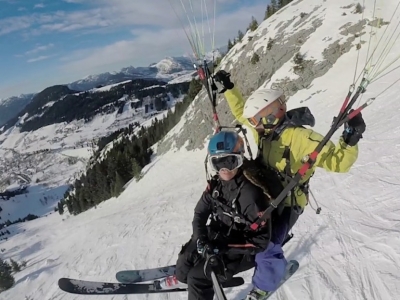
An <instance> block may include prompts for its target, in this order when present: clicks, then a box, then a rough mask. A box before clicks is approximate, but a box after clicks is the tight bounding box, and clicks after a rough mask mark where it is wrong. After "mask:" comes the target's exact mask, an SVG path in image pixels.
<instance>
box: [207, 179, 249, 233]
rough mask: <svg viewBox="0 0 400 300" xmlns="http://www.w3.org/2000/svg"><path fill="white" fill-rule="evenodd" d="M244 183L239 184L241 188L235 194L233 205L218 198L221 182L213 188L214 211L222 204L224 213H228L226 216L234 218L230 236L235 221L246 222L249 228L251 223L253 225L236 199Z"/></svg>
mask: <svg viewBox="0 0 400 300" xmlns="http://www.w3.org/2000/svg"><path fill="white" fill-rule="evenodd" d="M244 184H245V181H243V182H242V183H241V184H240V186H239V188H238V190H237V193H236V195H235V198H234V199H233V200H232V206H229V205H227V204H225V203H223V202H221V201H219V199H218V198H219V191H218V186H219V184H218V185H216V186H215V187H214V189H213V190H211V197H212V199H213V208H214V209H213V211H214V213H215V212H216V211H217V209H218V206H220V207H222V208H223V209H224V212H223V214H224V215H226V216H229V217H231V218H232V219H233V222H232V225H231V226H230V228H229V231H228V234H227V235H228V236H229V234H230V232H231V230H232V228H233V225H234V224H235V223H238V224H244V225H246V227H248V228H250V225H251V222H249V221H247V220H246V219H245V217H244V216H243V214H241V213H240V212H239V207H238V205H237V204H236V200H237V198H238V197H239V195H240V192H241V190H242V188H243V186H244Z"/></svg>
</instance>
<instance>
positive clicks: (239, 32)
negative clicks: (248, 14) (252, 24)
mask: <svg viewBox="0 0 400 300" xmlns="http://www.w3.org/2000/svg"><path fill="white" fill-rule="evenodd" d="M243 37H244V34H243V32H242V31H241V30H239V31H238V41H239V42H241V41H242V39H243Z"/></svg>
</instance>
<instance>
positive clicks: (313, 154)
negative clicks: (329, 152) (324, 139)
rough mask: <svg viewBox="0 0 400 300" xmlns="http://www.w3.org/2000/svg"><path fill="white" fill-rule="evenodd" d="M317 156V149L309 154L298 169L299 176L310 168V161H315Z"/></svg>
mask: <svg viewBox="0 0 400 300" xmlns="http://www.w3.org/2000/svg"><path fill="white" fill-rule="evenodd" d="M317 156H318V152H317V151H314V152H313V153H311V154H310V157H309V159H308V161H307V162H306V163H305V164H304V165H303V166H302V167H301V168H300V170H299V174H300V175H301V176H304V174H306V172H307V171H308V169H310V167H311V164H310V161H312V162H315V160H316V159H317Z"/></svg>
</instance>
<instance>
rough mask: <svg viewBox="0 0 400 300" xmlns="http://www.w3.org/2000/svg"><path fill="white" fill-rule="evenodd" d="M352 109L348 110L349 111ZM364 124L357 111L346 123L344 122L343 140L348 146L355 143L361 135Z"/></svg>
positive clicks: (363, 130)
mask: <svg viewBox="0 0 400 300" xmlns="http://www.w3.org/2000/svg"><path fill="white" fill-rule="evenodd" d="M352 111H353V109H352V110H350V112H349V113H351V112H352ZM365 129H366V125H365V122H364V119H363V117H362V115H361V112H359V113H358V114H357V115H355V116H354V117H353V118H352V119H350V120H349V122H348V123H345V124H344V131H343V140H344V142H345V143H346V144H347V145H349V146H355V145H357V143H358V141H359V140H360V139H361V138H362V137H363V136H362V134H363V133H364V132H365Z"/></svg>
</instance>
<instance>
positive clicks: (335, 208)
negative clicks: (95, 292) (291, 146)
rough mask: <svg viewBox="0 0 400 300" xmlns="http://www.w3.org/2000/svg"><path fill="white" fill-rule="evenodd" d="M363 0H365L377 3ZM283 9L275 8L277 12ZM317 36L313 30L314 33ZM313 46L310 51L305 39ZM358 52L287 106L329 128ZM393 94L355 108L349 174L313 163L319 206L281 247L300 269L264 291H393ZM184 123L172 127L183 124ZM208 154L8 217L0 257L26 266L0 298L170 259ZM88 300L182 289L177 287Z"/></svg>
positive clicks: (355, 298) (159, 159) (333, 296)
mask: <svg viewBox="0 0 400 300" xmlns="http://www.w3.org/2000/svg"><path fill="white" fill-rule="evenodd" d="M309 2H310V1H308V3H309ZM311 2H315V1H311ZM345 2H346V1H342V0H340V1H337V2H335V3H334V2H333V1H332V5H333V3H334V7H336V8H337V7H339V6H343V5H344V3H345ZM366 2H368V4H369V5H371V3H372V2H373V1H366ZM300 3H303V2H300ZM304 3H306V1H304ZM324 3H325V4H324V5H326V6H329V4H327V3H326V2H324ZM391 3H392V4H394V3H395V1H391ZM297 5H299V4H297ZM334 7H333V6H332V7H328V8H329V9H335V8H334ZM299 11H302V10H299ZM341 12H342V11H341V10H340V11H337V12H335V13H341ZM284 13H285V11H284V12H283V13H282V15H281V16H280V17H282V18H284ZM315 34H316V35H318V34H321V36H320V39H319V40H321V41H322V40H323V38H324V37H325V33H321V32H317V33H315ZM313 40H314V41H315V40H318V37H317V36H313ZM309 46H310V47H311V46H312V45H309ZM318 47H323V44H321V45H318ZM399 47H400V46H399V45H396V47H395V49H393V53H399V51H400V48H399ZM304 50H307V49H304ZM321 51H322V49H321ZM313 53H314V54H315V53H317V49H315V48H313ZM356 55H357V53H356V52H355V51H354V49H353V50H352V51H350V52H349V53H348V54H345V55H343V57H341V58H340V59H339V60H338V62H337V63H336V64H335V65H334V67H333V68H332V69H331V70H330V71H329V72H328V73H327V74H326V75H325V76H324V77H321V78H318V79H316V80H315V81H314V82H313V86H312V87H310V88H309V89H307V90H302V91H299V92H298V93H297V94H295V95H294V96H293V97H292V98H291V99H290V102H289V107H290V108H293V107H297V106H303V105H307V106H309V107H310V109H311V111H312V112H313V113H314V115H315V117H316V121H317V126H316V127H315V129H316V130H317V131H319V132H321V133H325V132H326V131H327V129H328V127H329V124H330V123H331V120H332V118H333V116H334V115H335V114H336V112H337V111H338V110H339V108H340V106H341V103H342V101H343V99H344V97H345V95H346V93H347V88H348V86H349V85H350V84H351V83H352V79H353V72H354V66H355V62H356ZM362 61H363V62H365V59H364V58H363V59H362ZM360 65H361V59H360ZM397 65H398V64H397ZM350 66H351V67H350ZM359 70H360V69H359ZM280 76H282V77H283V76H284V74H281V73H279V72H277V75H276V78H275V77H274V78H273V79H272V81H274V80H278V79H279V77H280ZM398 78H400V73H399V72H393V73H391V75H389V76H387V77H385V79H384V80H381V81H378V82H377V83H376V84H371V86H370V87H369V89H368V91H367V93H366V94H365V95H364V96H363V98H362V100H361V101H358V102H357V103H356V106H358V105H360V104H361V103H363V102H364V101H365V100H366V99H368V98H369V97H372V96H376V95H377V94H378V93H380V92H381V91H382V90H383V89H384V88H386V87H388V86H389V85H390V84H391V83H393V82H394V81H395V80H396V79H398ZM399 94H400V87H399V86H394V87H392V88H391V89H390V90H389V91H387V92H386V93H384V94H383V95H382V96H380V97H378V98H377V99H376V100H375V102H374V103H373V104H372V105H371V107H368V108H367V109H366V110H365V112H364V113H363V116H364V118H365V120H366V123H367V131H366V133H365V134H364V138H363V139H362V140H361V142H360V144H359V147H360V155H359V159H358V161H357V162H356V164H355V165H354V167H353V168H352V169H351V171H350V172H349V173H347V174H333V173H327V172H325V171H323V170H318V171H317V172H316V174H315V176H314V177H313V179H312V191H313V193H314V195H315V196H316V198H317V200H318V202H319V204H320V206H321V207H322V212H321V215H316V214H315V213H314V211H313V210H312V209H311V207H307V209H306V211H305V213H304V214H303V215H302V216H301V218H300V219H299V221H298V223H297V224H296V226H295V230H294V233H295V236H294V238H293V239H292V240H291V241H290V243H289V244H288V245H287V246H285V252H286V256H287V258H288V259H292V258H294V259H297V260H298V261H299V262H300V269H299V271H298V272H297V273H296V274H295V275H294V276H293V277H292V279H291V280H290V281H289V282H288V283H287V284H285V285H284V286H283V288H282V289H281V290H280V291H278V293H277V294H276V295H275V296H274V297H272V298H271V300H284V299H285V300H289V299H290V300H292V299H293V300H294V299H302V300H303V299H304V300H345V299H346V300H396V299H399V298H400V285H399V284H398V283H399V282H400V235H399V232H400V202H399V201H398V197H399V195H400V174H399V172H398V170H399V167H400V151H399V150H400V134H399V132H400V125H399V122H398V113H399V111H400V101H399V100H400V97H399ZM311 96H312V97H311ZM182 124H183V123H179V124H178V126H177V127H176V128H174V131H175V132H179V130H180V128H179V126H181V125H182ZM339 134H340V132H338V133H337V134H336V135H335V137H334V141H337V138H338V136H339ZM249 138H250V139H251V138H252V137H251V136H249ZM253 149H254V145H253ZM204 156H205V151H204V150H201V151H200V150H198V151H193V152H187V151H185V150H179V151H175V152H172V151H171V152H170V153H167V154H165V155H163V156H156V157H155V159H154V161H153V162H152V163H151V164H150V165H148V166H147V167H146V168H145V169H144V172H145V173H146V175H145V176H144V178H143V179H142V180H141V181H140V182H138V183H136V182H133V183H131V184H130V185H129V186H128V187H127V189H126V190H125V191H124V193H123V194H122V195H121V196H120V197H119V198H117V199H115V198H114V199H111V200H109V201H107V202H105V203H102V204H101V205H99V206H97V208H93V209H91V210H89V211H87V212H85V213H83V214H80V215H78V216H76V217H67V216H63V217H60V216H59V215H57V214H52V215H49V216H48V217H44V218H40V219H38V220H34V221H31V222H28V223H24V224H17V225H13V226H11V227H10V229H9V230H10V231H12V233H13V232H15V233H17V234H16V235H15V236H14V237H13V238H12V239H9V240H8V241H1V242H0V248H5V249H6V251H5V252H4V253H3V254H2V257H3V258H5V259H8V258H13V259H15V260H17V261H21V260H23V259H24V260H27V262H28V266H27V268H26V269H24V270H23V271H21V272H19V273H17V274H15V279H16V285H15V286H14V287H13V288H12V289H10V290H9V291H6V292H3V293H1V294H0V299H2V300H3V299H4V300H9V299H16V300H19V299H25V297H29V298H28V299H31V300H42V299H46V300H50V299H63V300H65V299H68V300H78V299H81V300H83V299H87V298H88V297H87V296H77V295H72V294H66V293H64V292H62V291H60V290H59V289H58V287H57V280H58V278H60V277H76V278H82V279H87V280H102V281H114V280H115V279H114V274H115V272H116V271H118V270H122V269H130V268H146V267H155V266H160V265H166V264H172V263H175V261H176V258H177V254H178V252H179V250H180V247H181V245H182V244H183V243H185V242H186V241H187V240H188V238H189V237H190V234H191V221H192V217H193V209H194V206H195V204H196V202H197V201H198V199H199V197H200V195H201V192H202V191H203V189H204V187H205V172H204V169H203V160H204ZM241 275H243V276H244V277H245V279H246V285H244V286H242V287H241V288H234V289H229V290H227V295H228V299H233V300H239V299H241V298H242V297H243V296H244V295H245V294H246V293H247V291H248V290H249V289H250V282H251V275H252V271H248V272H246V273H244V274H241ZM91 298H92V297H91ZM95 298H96V299H115V300H118V299H121V300H122V299H124V300H125V299H132V300H133V299H187V296H186V294H185V293H180V294H176V293H175V294H165V295H152V296H147V295H138V296H134V295H128V296H123V295H122V296H102V297H95Z"/></svg>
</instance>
